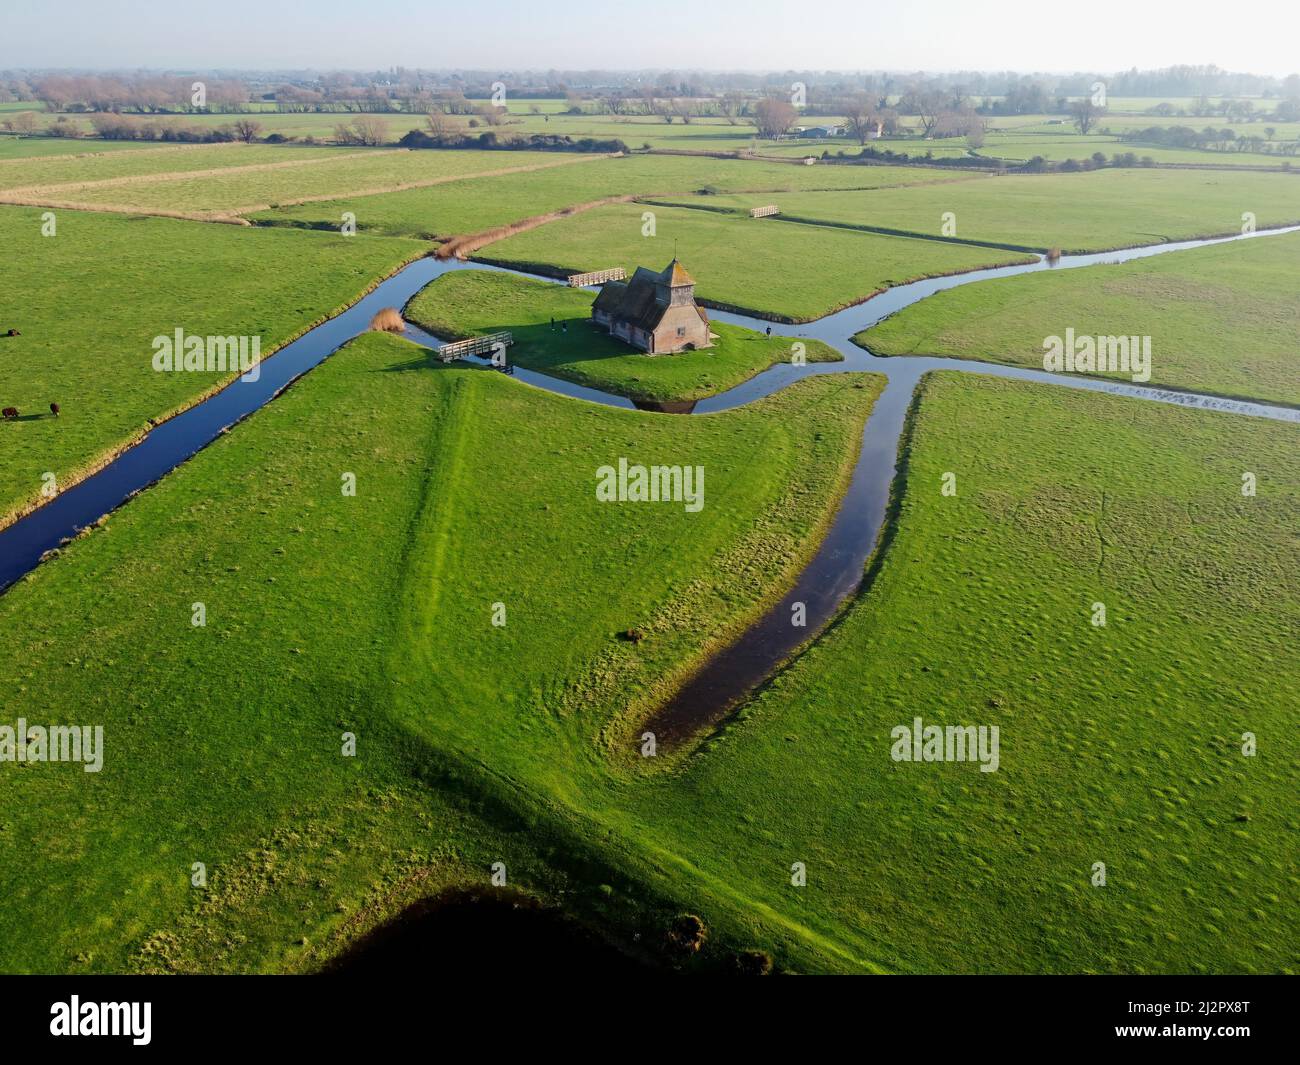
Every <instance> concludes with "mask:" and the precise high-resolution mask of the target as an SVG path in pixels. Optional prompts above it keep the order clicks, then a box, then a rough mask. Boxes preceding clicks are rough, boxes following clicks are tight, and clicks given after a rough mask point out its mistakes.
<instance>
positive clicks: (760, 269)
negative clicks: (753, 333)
mask: <svg viewBox="0 0 1300 1065" xmlns="http://www.w3.org/2000/svg"><path fill="white" fill-rule="evenodd" d="M645 212H650V213H652V214H653V215H654V222H655V235H654V236H653V237H650V236H643V235H642V234H643V229H644V227H645V225H646V223H645V221H644V214H645ZM674 250H675V253H676V255H677V256H678V258H680V259H681V261H682V263H683V265H685V267H686V268H687V270H689V271H690V272H691V275H692V276H693V277H694V278H695V280H696V281H697V283H698V287H697V288H696V290H695V291H696V295H697V296H698V297H699V298H701V299H704V300H706V301H711V302H712V303H713V304H715V305H723V306H729V307H738V308H742V309H748V310H757V311H759V312H761V313H763V314H768V315H772V316H775V317H778V318H783V319H786V320H793V321H808V320H810V319H813V318H818V317H820V316H822V315H824V314H826V313H827V312H829V311H832V310H835V309H836V308H838V307H843V306H847V305H849V304H852V303H855V302H858V301H861V300H864V299H866V298H867V297H869V296H871V295H872V294H873V293H875V292H877V291H879V290H881V289H883V288H886V287H888V286H890V285H897V284H901V283H903V282H905V281H910V280H914V279H916V278H920V277H929V276H935V275H940V274H951V273H959V272H962V271H965V270H971V269H975V268H978V267H981V266H993V265H997V264H1001V263H1008V262H1019V261H1024V259H1025V257H1024V256H1021V255H1017V254H1016V253H1015V252H1006V251H997V250H992V249H985V248H971V247H963V246H960V245H955V244H943V243H939V242H937V241H926V240H916V239H911V238H907V237H887V236H878V235H875V234H867V233H851V232H847V231H844V230H836V229H828V228H814V227H810V226H792V225H785V224H783V223H780V222H773V221H771V220H766V219H758V220H755V219H751V218H747V217H746V218H738V217H735V216H731V215H724V214H717V213H714V212H709V211H696V210H690V209H687V208H675V207H653V208H650V207H645V206H642V205H640V204H615V205H611V206H607V207H600V208H597V209H595V210H592V211H588V212H586V213H584V214H581V215H577V216H574V217H573V218H567V219H563V220H561V221H558V222H553V223H551V224H549V225H547V226H544V227H542V228H541V229H536V230H532V231H530V232H527V233H522V234H519V235H517V236H513V237H509V238H508V239H506V240H503V241H500V242H498V243H495V244H491V245H488V247H487V248H486V249H485V250H484V252H483V253H482V254H481V257H482V258H484V259H488V260H492V261H497V262H505V263H508V264H511V265H524V266H536V267H541V268H544V269H551V270H563V271H564V272H575V271H578V270H600V269H605V268H607V267H614V266H622V267H624V268H626V269H627V270H628V271H629V273H630V272H631V269H632V268H633V267H635V266H637V265H655V264H660V263H663V262H667V261H668V260H669V259H671V258H672V257H673V255H674ZM656 268H658V267H656Z"/></svg>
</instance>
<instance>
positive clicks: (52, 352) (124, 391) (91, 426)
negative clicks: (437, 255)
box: [0, 207, 422, 520]
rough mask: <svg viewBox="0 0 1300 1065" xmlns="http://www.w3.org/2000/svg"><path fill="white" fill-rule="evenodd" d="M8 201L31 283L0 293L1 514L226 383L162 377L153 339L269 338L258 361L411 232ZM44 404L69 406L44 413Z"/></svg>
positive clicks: (3, 211) (353, 292)
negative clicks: (272, 227)
mask: <svg viewBox="0 0 1300 1065" xmlns="http://www.w3.org/2000/svg"><path fill="white" fill-rule="evenodd" d="M41 215H42V212H41V211H39V210H36V209H31V208H22V207H4V208H0V243H3V245H4V247H5V250H6V256H7V257H8V261H9V262H10V263H12V264H13V265H14V267H15V269H16V271H17V272H18V273H19V274H20V275H21V277H22V284H21V287H15V286H10V285H5V286H3V287H0V333H3V332H7V331H8V330H9V329H11V328H15V329H17V330H19V332H20V333H21V334H22V335H21V336H19V337H0V405H2V406H5V407H10V406H13V407H17V408H18V409H19V411H21V412H22V414H23V418H22V420H19V421H16V422H5V423H4V424H3V425H0V454H3V456H4V458H3V461H2V462H0V519H4V520H7V519H9V518H11V517H12V516H13V515H14V513H15V512H16V511H18V510H20V509H22V508H24V507H25V506H27V505H30V504H31V503H34V502H36V501H37V500H38V499H39V498H40V490H41V488H42V485H43V481H42V475H43V474H45V473H46V472H51V473H53V474H55V476H56V477H57V481H58V484H59V485H60V486H64V487H66V486H67V484H68V483H69V482H70V481H71V480H72V479H75V478H76V477H77V476H78V475H79V474H81V473H84V472H86V471H87V470H89V469H93V468H95V467H96V466H97V465H98V464H99V463H100V461H101V460H102V459H103V458H104V457H105V456H107V455H110V454H111V453H113V452H115V451H116V450H117V449H119V448H121V447H122V446H123V445H125V444H127V443H128V442H130V441H131V440H133V439H135V438H136V437H138V436H139V435H140V434H141V433H143V432H144V431H145V430H146V428H147V427H148V425H149V422H150V420H151V419H157V418H161V417H162V416H164V415H165V414H167V413H169V412H173V411H175V410H178V409H180V408H183V407H185V406H188V405H189V404H190V403H192V402H193V401H194V400H196V399H197V398H199V397H201V396H203V395H204V394H206V393H207V392H208V391H210V390H211V389H213V388H214V387H216V386H217V385H219V384H221V383H223V382H224V381H227V380H230V379H231V378H233V376H234V375H233V374H229V373H221V372H217V371H212V372H208V371H195V372H186V373H158V372H155V371H154V369H153V366H152V359H153V355H154V348H153V345H152V341H153V338H154V337H156V336H159V335H171V334H172V332H173V331H174V330H175V329H177V328H182V329H184V330H185V331H186V332H187V333H190V334H195V335H199V336H207V335H209V334H211V335H219V336H231V335H234V336H260V337H261V351H262V354H263V355H264V356H265V355H267V354H269V353H270V352H272V351H273V350H274V349H275V348H276V347H278V346H280V345H282V344H283V343H285V342H286V341H288V340H290V339H292V338H293V337H294V336H296V335H297V334H298V333H300V332H301V331H303V330H304V329H306V328H307V327H308V326H310V325H312V324H313V323H314V322H316V321H317V320H318V319H320V318H322V317H325V316H327V315H328V314H329V313H331V312H333V311H335V310H337V309H339V308H341V307H342V306H345V305H346V304H348V303H351V302H352V301H353V300H354V299H356V298H357V297H358V296H360V295H362V294H363V293H364V292H365V291H366V290H367V289H368V288H369V287H370V286H371V284H372V283H373V282H374V281H376V280H377V279H379V278H381V277H382V276H384V275H385V274H388V273H390V272H391V271H392V270H393V269H394V268H395V267H397V266H398V265H399V264H400V263H402V262H403V261H405V260H407V259H410V258H414V257H416V256H417V255H419V254H420V252H421V251H422V248H421V246H420V245H418V244H415V243H412V242H410V241H403V240H389V239H382V238H377V237H355V238H351V239H349V240H340V239H337V238H333V237H330V236H328V235H326V234H323V233H305V232H304V233H299V232H293V233H275V232H269V231H264V230H246V229H236V228H234V227H231V226H203V225H201V224H199V223H193V222H179V221H172V220H169V219H155V218H140V219H126V218H119V217H115V216H109V215H99V214H91V213H84V212H77V211H58V212H57V213H56V221H57V227H58V228H57V232H56V235H55V236H52V237H44V236H42V235H41V226H42V222H41ZM51 402H55V403H58V404H59V406H60V407H61V408H62V412H61V414H60V416H59V417H57V418H55V417H53V416H51V415H50V414H49V412H48V408H49V404H50V403H51Z"/></svg>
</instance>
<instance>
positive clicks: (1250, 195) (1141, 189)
mask: <svg viewBox="0 0 1300 1065" xmlns="http://www.w3.org/2000/svg"><path fill="white" fill-rule="evenodd" d="M670 202H681V203H685V204H690V205H692V206H696V207H709V208H725V209H727V210H730V211H734V212H737V213H740V214H742V215H743V214H746V213H747V212H748V210H749V208H751V207H756V206H760V205H761V203H762V202H766V201H765V200H760V199H758V198H755V197H753V196H741V195H731V196H690V197H683V198H681V199H680V200H673V201H670ZM775 202H776V203H777V205H778V206H779V207H780V208H781V212H782V215H783V216H785V217H788V218H796V219H799V218H802V219H808V220H811V221H819V222H832V223H835V224H837V225H845V226H865V227H877V228H883V229H895V230H903V231H906V232H913V233H917V234H920V235H923V236H933V237H937V236H940V235H941V234H942V232H943V226H944V223H945V217H944V216H945V214H947V213H949V212H951V214H952V215H954V216H955V219H954V221H955V225H956V232H955V235H956V236H957V237H959V238H962V239H965V240H979V241H989V242H993V243H1001V244H1011V245H1015V246H1019V247H1029V248H1038V249H1041V250H1044V251H1046V250H1047V249H1048V248H1052V247H1059V248H1061V249H1062V250H1063V251H1066V252H1075V251H1105V250H1109V249H1112V248H1121V247H1129V246H1132V245H1136V244H1153V243H1158V242H1161V241H1166V240H1179V239H1187V238H1191V237H1202V236H1225V235H1228V234H1232V233H1239V232H1241V227H1242V213H1243V212H1245V211H1251V212H1253V213H1254V215H1255V217H1256V224H1257V225H1259V226H1271V225H1280V224H1285V223H1290V222H1300V174H1298V175H1295V176H1292V175H1289V174H1253V173H1237V174H1225V173H1219V172H1214V173H1208V172H1204V171H1190V170H1097V171H1092V172H1089V173H1081V174H1041V175H1023V176H1008V177H1000V178H985V179H978V180H973V181H956V182H947V183H944V184H939V185H925V186H920V187H913V188H906V189H879V190H876V191H874V192H871V193H857V192H805V193H784V194H782V195H781V196H780V197H779V198H776V199H775Z"/></svg>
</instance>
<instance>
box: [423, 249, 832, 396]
mask: <svg viewBox="0 0 1300 1065" xmlns="http://www.w3.org/2000/svg"><path fill="white" fill-rule="evenodd" d="M594 298H595V295H594V293H592V292H587V291H584V290H582V289H571V288H566V287H564V286H562V285H556V284H552V283H549V282H546V281H533V280H529V279H527V278H520V277H514V276H511V275H510V274H499V273H489V272H487V271H474V272H471V271H465V272H460V273H449V274H444V275H443V276H442V277H440V278H438V280H437V281H434V282H433V283H432V284H430V285H429V286H428V287H427V288H425V289H424V290H423V291H422V292H420V294H419V295H417V296H416V297H415V298H414V299H413V300H412V301H411V302H410V303H409V304H408V305H407V308H406V317H407V318H409V319H410V320H411V321H413V322H416V323H417V324H419V325H421V326H423V327H424V328H425V329H427V330H429V331H431V332H433V333H435V334H437V335H438V336H440V337H443V338H446V339H459V338H461V337H467V336H477V335H482V334H484V333H493V332H496V331H498V330H501V329H506V330H509V331H510V332H511V333H512V334H513V335H514V341H515V342H514V345H513V346H512V347H511V348H510V352H509V359H510V361H511V362H512V363H514V364H516V365H518V366H523V367H525V368H526V369H530V370H540V371H541V372H542V373H547V374H551V375H552V376H555V377H562V378H564V379H565V380H566V381H575V382H577V383H578V384H580V385H586V386H588V387H590V388H598V389H601V390H602V391H605V392H615V393H617V394H618V395H623V396H628V397H630V398H632V399H634V400H638V401H643V402H649V403H668V402H673V401H682V400H695V399H703V398H704V397H705V396H711V395H713V394H714V393H715V392H721V391H724V390H725V389H728V388H731V387H733V386H734V385H738V384H740V383H741V382H742V381H746V380H748V379H749V378H751V377H753V376H754V375H755V374H756V373H759V372H761V371H763V370H766V369H767V368H768V367H769V366H771V365H772V364H773V363H776V362H789V361H790V359H791V354H792V353H791V346H790V341H789V340H788V339H786V338H782V337H767V336H764V335H763V334H761V333H755V332H753V331H752V330H749V329H742V328H740V327H738V326H734V325H727V324H726V323H725V322H712V323H711V326H710V327H711V329H712V330H713V332H714V333H716V334H717V337H718V338H717V340H716V341H715V342H714V344H713V346H712V347H711V348H709V349H708V350H707V351H691V352H680V353H677V354H671V355H655V356H650V355H646V354H644V353H643V352H640V351H637V350H636V349H634V348H632V347H630V346H629V345H627V344H625V343H623V342H622V341H620V340H616V339H614V338H613V337H611V336H610V335H609V333H608V331H607V330H606V329H604V328H603V327H601V326H597V325H595V324H594V323H593V322H592V321H591V303H592V300H593V299H594ZM552 322H554V323H555V324H554V326H552V324H551V323H552ZM566 327H567V330H566ZM803 343H804V345H805V353H804V354H805V357H806V358H807V360H808V361H809V362H836V361H838V360H840V359H841V358H842V356H841V355H840V353H839V352H838V351H836V350H835V349H834V348H832V347H830V346H829V345H827V344H822V343H820V342H818V341H815V340H808V341H804V342H803Z"/></svg>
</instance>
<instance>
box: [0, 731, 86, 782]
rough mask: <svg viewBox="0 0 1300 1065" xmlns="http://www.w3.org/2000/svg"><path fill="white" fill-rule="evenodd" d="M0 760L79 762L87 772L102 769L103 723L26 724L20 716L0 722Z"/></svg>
mask: <svg viewBox="0 0 1300 1065" xmlns="http://www.w3.org/2000/svg"><path fill="white" fill-rule="evenodd" d="M0 762H80V763H82V765H81V768H82V769H84V770H85V771H86V772H87V773H98V772H99V771H100V770H101V769H103V768H104V726H103V725H96V726H94V728H92V727H91V726H90V725H50V726H49V727H48V728H46V727H45V726H44V725H28V724H27V719H26V718H25V717H20V718H19V719H18V720H17V722H15V723H14V724H13V725H0Z"/></svg>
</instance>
